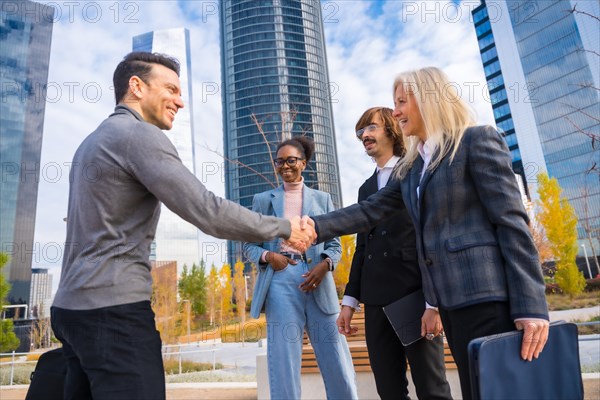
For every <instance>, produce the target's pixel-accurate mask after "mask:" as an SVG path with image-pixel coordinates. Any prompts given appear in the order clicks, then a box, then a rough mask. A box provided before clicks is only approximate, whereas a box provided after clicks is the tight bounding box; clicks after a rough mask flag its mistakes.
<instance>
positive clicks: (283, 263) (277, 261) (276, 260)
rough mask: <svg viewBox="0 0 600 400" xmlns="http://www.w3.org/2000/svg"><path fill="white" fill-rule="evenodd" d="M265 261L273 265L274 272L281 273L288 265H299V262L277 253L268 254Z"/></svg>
mask: <svg viewBox="0 0 600 400" xmlns="http://www.w3.org/2000/svg"><path fill="white" fill-rule="evenodd" d="M265 261H266V262H267V263H269V264H271V268H273V270H274V271H281V270H282V269H284V268H285V267H287V266H288V264H292V265H296V264H298V261H295V260H292V259H291V258H287V257H286V256H284V255H283V254H279V253H275V252H272V251H269V252H267V255H266V256H265Z"/></svg>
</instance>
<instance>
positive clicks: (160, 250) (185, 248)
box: [133, 28, 200, 270]
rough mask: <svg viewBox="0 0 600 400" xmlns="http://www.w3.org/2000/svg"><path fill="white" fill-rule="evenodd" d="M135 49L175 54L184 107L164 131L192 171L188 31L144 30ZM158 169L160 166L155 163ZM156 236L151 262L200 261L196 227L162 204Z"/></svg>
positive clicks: (189, 264) (193, 161)
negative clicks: (146, 31)
mask: <svg viewBox="0 0 600 400" xmlns="http://www.w3.org/2000/svg"><path fill="white" fill-rule="evenodd" d="M133 50H134V51H149V52H153V53H163V54H167V55H169V56H172V57H175V58H176V59H177V60H179V63H180V65H181V71H180V77H179V80H180V82H181V91H182V94H181V97H182V99H183V103H184V104H185V107H184V108H182V109H180V110H179V111H178V112H177V116H176V117H175V122H174V123H173V128H172V129H171V130H169V131H165V134H166V135H167V137H168V138H169V139H170V140H171V142H172V143H173V145H174V146H175V148H176V149H177V152H178V153H179V158H180V159H181V161H182V162H183V164H184V165H185V166H186V167H187V169H189V170H190V171H191V172H192V173H194V174H195V172H196V167H195V160H194V121H193V113H192V110H193V109H194V105H193V101H192V84H191V69H192V68H191V58H190V34H189V31H188V30H187V29H185V28H177V29H166V30H159V31H153V32H148V33H144V34H142V35H138V36H135V37H134V38H133ZM157 168H160V166H159V165H157ZM160 213H161V214H160V219H159V222H158V227H157V230H156V237H155V240H154V242H153V244H152V251H151V255H150V258H151V260H153V261H159V262H164V261H177V267H178V268H179V270H181V268H182V267H183V265H184V264H186V265H187V266H188V268H191V267H192V264H194V263H196V264H197V265H199V264H200V250H199V245H198V229H197V228H196V227H195V226H194V225H192V224H190V223H189V222H187V221H184V220H183V219H181V218H180V217H179V216H178V215H176V214H175V213H173V212H172V211H171V210H169V209H168V208H167V207H166V206H164V205H162V206H161V211H160Z"/></svg>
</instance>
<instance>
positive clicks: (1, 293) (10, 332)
mask: <svg viewBox="0 0 600 400" xmlns="http://www.w3.org/2000/svg"><path fill="white" fill-rule="evenodd" d="M7 263H8V255H7V254H6V253H0V311H1V310H2V307H3V306H4V305H6V298H7V297H8V293H10V283H8V282H7V281H6V278H5V277H4V274H3V273H2V268H4V266H5V265H6V264H7ZM19 344H20V341H19V338H17V335H15V329H14V326H13V322H12V320H11V319H2V320H0V353H6V352H9V351H12V350H15V349H16V348H17V347H19Z"/></svg>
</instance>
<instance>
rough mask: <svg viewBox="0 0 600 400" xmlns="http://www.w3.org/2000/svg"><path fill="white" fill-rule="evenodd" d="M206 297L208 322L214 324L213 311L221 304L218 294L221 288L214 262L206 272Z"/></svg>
mask: <svg viewBox="0 0 600 400" xmlns="http://www.w3.org/2000/svg"><path fill="white" fill-rule="evenodd" d="M206 292H207V296H206V297H207V298H206V303H207V305H208V315H209V319H210V324H211V325H214V323H215V313H216V312H217V309H219V306H220V304H221V300H220V294H221V288H220V283H219V272H218V271H217V267H215V264H212V265H211V267H210V272H209V273H208V282H207V290H206Z"/></svg>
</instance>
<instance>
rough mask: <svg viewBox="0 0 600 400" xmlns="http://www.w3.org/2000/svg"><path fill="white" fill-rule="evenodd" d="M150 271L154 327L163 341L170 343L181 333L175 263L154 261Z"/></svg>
mask: <svg viewBox="0 0 600 400" xmlns="http://www.w3.org/2000/svg"><path fill="white" fill-rule="evenodd" d="M151 273H152V309H153V310H154V314H155V316H156V318H155V320H156V329H157V330H158V331H159V332H160V337H161V339H162V341H163V342H165V343H172V342H173V341H174V340H175V339H176V338H177V337H179V336H180V335H181V334H182V333H183V330H182V320H183V318H182V315H181V312H180V309H179V304H178V303H177V263H176V262H166V263H160V262H159V263H155V264H154V266H153V268H152V270H151Z"/></svg>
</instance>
